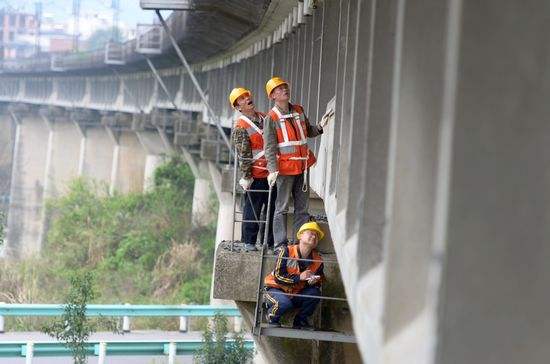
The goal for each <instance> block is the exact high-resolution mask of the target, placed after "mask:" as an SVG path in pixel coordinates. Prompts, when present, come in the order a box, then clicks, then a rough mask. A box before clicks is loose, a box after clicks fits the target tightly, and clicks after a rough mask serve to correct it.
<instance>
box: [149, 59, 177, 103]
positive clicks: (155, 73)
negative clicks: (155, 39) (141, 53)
mask: <svg viewBox="0 0 550 364" xmlns="http://www.w3.org/2000/svg"><path fill="white" fill-rule="evenodd" d="M145 60H146V61H147V64H148V65H149V68H150V69H151V72H153V75H154V76H155V78H156V79H157V82H158V83H159V85H160V87H161V88H162V91H164V93H165V94H166V96H167V97H168V98H169V99H170V103H171V104H172V106H174V109H176V110H179V109H178V106H177V105H176V102H175V101H174V98H173V97H172V95H171V94H170V91H168V87H166V84H165V83H164V81H163V80H162V77H160V75H159V73H158V71H157V69H156V68H155V65H153V62H152V61H151V60H150V59H149V57H145Z"/></svg>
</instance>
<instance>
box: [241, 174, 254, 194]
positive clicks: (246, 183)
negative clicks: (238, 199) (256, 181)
mask: <svg viewBox="0 0 550 364" xmlns="http://www.w3.org/2000/svg"><path fill="white" fill-rule="evenodd" d="M252 182H253V179H252V178H244V177H243V178H241V179H240V180H239V185H240V186H241V187H242V188H243V190H245V191H248V189H249V188H250V185H251V184H252Z"/></svg>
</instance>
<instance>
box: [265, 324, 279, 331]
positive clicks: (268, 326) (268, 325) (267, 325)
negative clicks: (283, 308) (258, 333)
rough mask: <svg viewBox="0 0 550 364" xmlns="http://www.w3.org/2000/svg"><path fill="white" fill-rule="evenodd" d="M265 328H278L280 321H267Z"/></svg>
mask: <svg viewBox="0 0 550 364" xmlns="http://www.w3.org/2000/svg"><path fill="white" fill-rule="evenodd" d="M265 327H266V328H269V329H276V328H280V327H281V323H280V322H268V323H267V324H266V325H265Z"/></svg>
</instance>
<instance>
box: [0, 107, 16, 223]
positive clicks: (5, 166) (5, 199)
mask: <svg viewBox="0 0 550 364" xmlns="http://www.w3.org/2000/svg"><path fill="white" fill-rule="evenodd" d="M16 129H17V125H16V123H15V122H14V121H13V119H12V117H11V115H9V113H4V112H2V113H0V211H3V212H4V213H6V214H7V212H8V204H9V196H10V184H11V170H12V162H13V150H14V143H15V134H16Z"/></svg>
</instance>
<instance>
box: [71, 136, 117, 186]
mask: <svg viewBox="0 0 550 364" xmlns="http://www.w3.org/2000/svg"><path fill="white" fill-rule="evenodd" d="M116 143H117V142H116V140H115V139H113V138H111V137H109V132H108V131H107V130H106V129H105V128H104V127H101V126H97V127H88V128H86V129H85V138H84V146H82V145H81V150H80V157H81V159H80V161H79V175H80V176H84V177H86V178H89V179H91V180H94V181H97V182H100V183H103V184H105V185H106V186H108V185H109V184H110V182H111V170H112V164H113V154H114V153H113V152H114V149H115V147H116V145H117V144H116Z"/></svg>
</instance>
